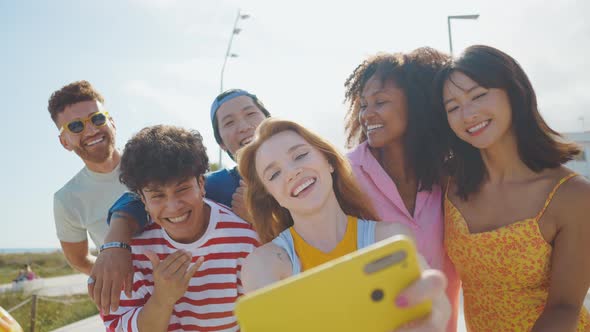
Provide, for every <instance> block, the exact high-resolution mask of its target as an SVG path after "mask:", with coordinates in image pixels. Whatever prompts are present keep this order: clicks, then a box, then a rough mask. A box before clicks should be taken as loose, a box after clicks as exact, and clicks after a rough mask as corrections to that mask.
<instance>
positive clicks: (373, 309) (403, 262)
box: [236, 236, 432, 332]
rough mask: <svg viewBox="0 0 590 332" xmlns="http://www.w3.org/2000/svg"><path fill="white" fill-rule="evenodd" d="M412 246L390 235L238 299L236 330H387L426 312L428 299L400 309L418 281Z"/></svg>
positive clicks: (418, 275)
mask: <svg viewBox="0 0 590 332" xmlns="http://www.w3.org/2000/svg"><path fill="white" fill-rule="evenodd" d="M420 274H421V271H420V267H419V264H418V259H417V255H416V249H415V247H414V244H413V242H412V241H411V240H410V239H409V238H407V237H405V236H394V237H392V238H390V239H387V240H384V241H381V242H378V243H375V244H373V245H372V246H369V247H367V248H364V249H361V250H358V251H356V252H354V253H351V254H348V255H346V256H343V257H340V258H338V259H335V260H333V261H331V262H329V263H326V264H324V265H321V266H318V267H316V268H313V269H310V270H308V271H305V272H303V273H301V274H300V275H297V276H294V277H290V278H287V279H285V280H282V281H280V282H277V283H275V284H273V285H270V286H267V287H265V288H262V289H259V290H257V291H255V292H252V293H250V294H247V295H245V296H243V297H242V298H240V299H239V300H238V302H237V304H236V315H237V318H238V322H239V324H240V327H241V329H242V331H246V332H258V331H284V332H290V331H293V332H295V331H368V332H370V331H391V330H393V329H396V328H398V327H400V326H402V325H404V324H406V323H408V322H411V321H414V320H416V319H418V318H421V317H425V316H427V315H428V314H429V313H430V312H431V308H432V307H431V306H432V303H431V301H426V302H423V303H420V304H417V305H414V306H406V307H400V306H397V305H396V299H397V298H398V295H399V294H400V292H401V291H402V290H405V289H406V288H407V287H408V286H410V285H411V284H413V283H414V282H415V281H417V280H419V278H420Z"/></svg>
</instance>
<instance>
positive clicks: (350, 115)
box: [344, 47, 450, 191]
mask: <svg viewBox="0 0 590 332" xmlns="http://www.w3.org/2000/svg"><path fill="white" fill-rule="evenodd" d="M449 60H450V58H449V56H448V55H446V54H444V53H441V52H439V51H437V50H435V49H433V48H429V47H421V48H418V49H416V50H414V51H412V52H410V53H407V54H404V53H393V54H391V53H380V54H377V55H375V56H372V57H370V58H368V59H367V60H365V61H363V62H362V63H361V64H360V65H359V66H358V67H356V69H355V70H354V71H353V72H352V74H350V76H349V77H348V78H347V79H346V82H345V83H344V86H345V88H346V92H345V102H346V103H348V111H347V113H346V117H345V122H346V124H345V130H346V142H347V147H348V148H352V147H354V146H356V145H358V144H360V143H362V142H364V141H365V140H366V139H367V136H366V135H365V133H364V132H363V129H362V126H361V123H360V120H359V114H360V99H361V94H362V91H363V89H364V88H365V85H366V84H367V81H369V79H370V78H371V77H373V76H375V77H377V78H378V79H380V80H381V82H383V83H385V82H386V81H393V83H395V85H396V86H397V87H398V88H400V89H401V90H402V91H403V93H404V94H405V96H406V99H407V105H408V127H407V128H406V132H405V135H404V136H405V137H404V144H405V151H406V160H407V163H408V166H409V167H411V168H412V169H414V171H415V173H416V177H417V180H418V182H419V183H420V188H418V189H419V190H420V191H422V190H431V188H432V185H433V184H438V183H440V180H441V177H442V174H443V161H444V157H443V155H444V153H445V151H446V149H445V146H444V144H443V142H444V140H441V137H440V135H441V133H442V129H441V128H439V127H440V119H434V118H435V117H438V118H441V115H440V114H439V113H438V112H436V111H435V107H434V104H433V98H432V84H433V81H434V77H435V76H436V73H437V72H438V71H439V70H440V69H441V68H442V67H443V65H444V64H446V63H447V62H448V61H449Z"/></svg>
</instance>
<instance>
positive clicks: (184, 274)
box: [145, 250, 205, 306]
mask: <svg viewBox="0 0 590 332" xmlns="http://www.w3.org/2000/svg"><path fill="white" fill-rule="evenodd" d="M145 255H146V256H147V257H148V258H149V260H150V262H151V263H152V268H153V276H154V298H157V301H158V302H159V303H163V304H164V305H172V306H173V305H174V303H176V301H178V300H179V299H180V298H181V297H182V296H183V295H184V293H186V290H187V288H188V284H189V282H190V280H191V278H192V277H193V275H194V274H195V272H197V270H198V269H199V268H200V267H201V265H202V264H203V261H204V260H205V258H204V257H202V256H201V257H199V259H197V261H196V262H195V264H194V265H193V266H191V267H189V265H190V263H191V258H192V257H191V254H190V253H189V252H187V251H184V250H178V251H176V252H175V253H173V254H170V255H168V257H166V259H164V260H163V261H160V258H159V257H158V255H157V254H156V253H154V252H152V251H146V253H145Z"/></svg>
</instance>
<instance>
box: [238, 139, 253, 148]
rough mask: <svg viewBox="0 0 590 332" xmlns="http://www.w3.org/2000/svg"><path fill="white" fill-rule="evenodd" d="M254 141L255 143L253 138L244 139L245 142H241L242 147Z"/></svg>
mask: <svg viewBox="0 0 590 332" xmlns="http://www.w3.org/2000/svg"><path fill="white" fill-rule="evenodd" d="M252 141H253V138H252V137H248V138H245V139H243V140H242V141H241V142H240V145H242V146H244V145H246V144H250V142H252Z"/></svg>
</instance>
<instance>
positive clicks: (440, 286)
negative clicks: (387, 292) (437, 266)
mask: <svg viewBox="0 0 590 332" xmlns="http://www.w3.org/2000/svg"><path fill="white" fill-rule="evenodd" d="M446 288H447V279H446V277H445V276H444V274H443V273H442V272H440V271H437V270H425V271H423V272H422V276H421V277H420V279H419V280H418V281H416V282H415V283H413V284H412V285H410V286H409V287H408V288H406V289H405V290H404V291H403V292H402V293H401V294H400V295H399V296H398V298H397V300H396V304H395V305H397V306H399V307H404V308H406V307H411V306H414V305H417V304H420V303H422V302H424V301H426V300H430V301H432V312H431V313H430V315H428V316H427V317H425V318H423V319H420V320H417V321H414V322H410V323H408V324H406V325H405V326H403V327H401V328H399V329H396V330H395V331H396V332H418V331H423V332H425V331H430V332H443V331H446V329H447V324H448V323H449V319H450V317H451V304H450V302H449V299H447V296H446V295H445V289H446Z"/></svg>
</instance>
